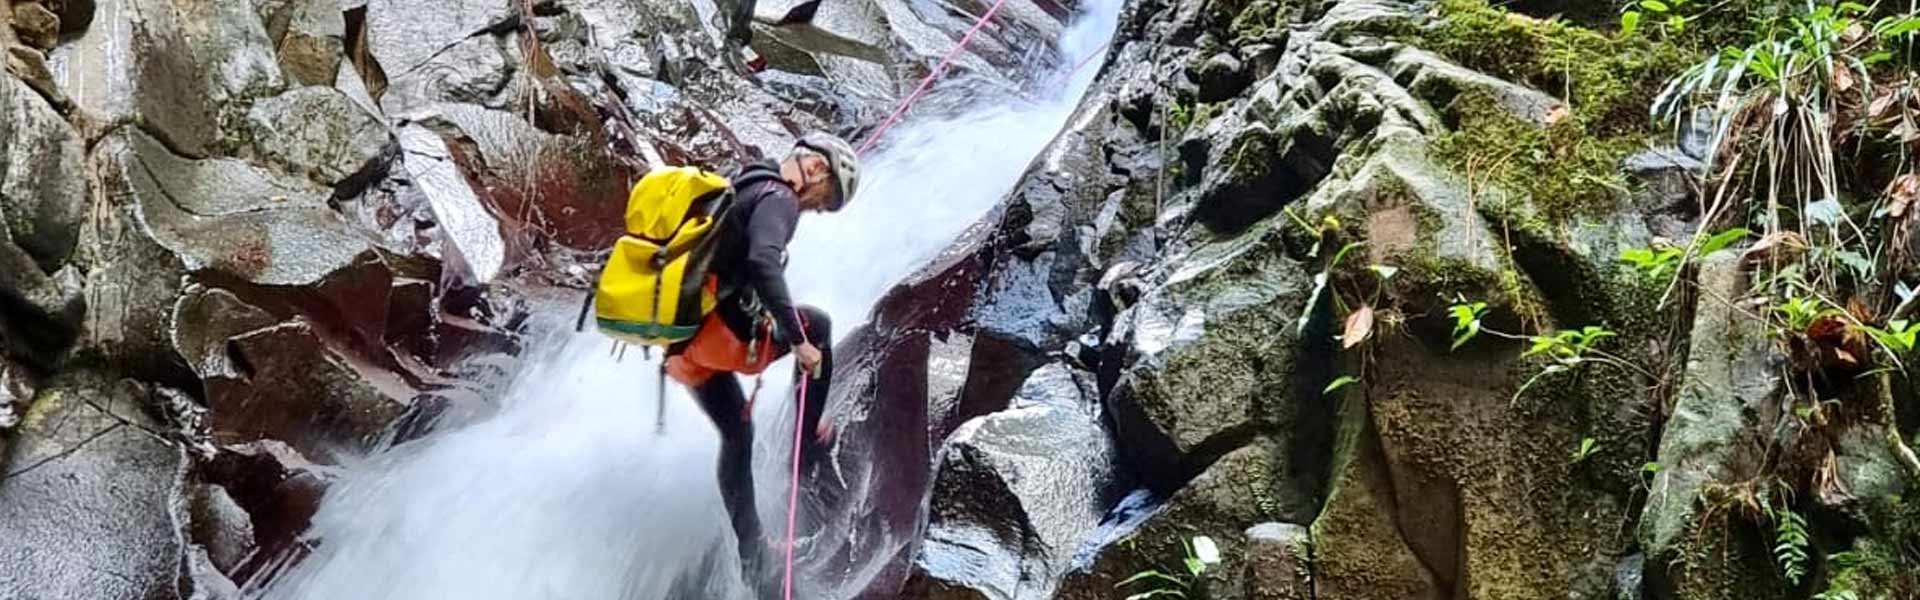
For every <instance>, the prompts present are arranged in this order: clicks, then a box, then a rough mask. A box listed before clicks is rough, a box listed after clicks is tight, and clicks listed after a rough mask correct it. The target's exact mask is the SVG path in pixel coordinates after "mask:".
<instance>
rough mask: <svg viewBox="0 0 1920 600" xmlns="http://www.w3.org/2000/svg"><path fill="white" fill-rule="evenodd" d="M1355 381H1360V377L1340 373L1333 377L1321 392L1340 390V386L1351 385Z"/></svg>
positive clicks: (1327, 392) (1328, 392)
mask: <svg viewBox="0 0 1920 600" xmlns="http://www.w3.org/2000/svg"><path fill="white" fill-rule="evenodd" d="M1356 383H1360V378H1358V377H1354V376H1352V375H1341V376H1340V377H1339V378H1337V379H1334V380H1333V383H1329V384H1327V389H1326V391H1323V392H1321V393H1322V394H1331V393H1334V392H1337V391H1340V388H1343V387H1347V386H1349V385H1353V384H1356Z"/></svg>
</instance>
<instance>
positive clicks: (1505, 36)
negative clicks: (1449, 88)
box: [1416, 0, 1696, 135]
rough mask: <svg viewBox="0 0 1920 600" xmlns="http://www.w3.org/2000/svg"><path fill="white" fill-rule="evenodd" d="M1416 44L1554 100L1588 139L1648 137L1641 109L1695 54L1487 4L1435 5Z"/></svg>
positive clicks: (1466, 0)
mask: <svg viewBox="0 0 1920 600" xmlns="http://www.w3.org/2000/svg"><path fill="white" fill-rule="evenodd" d="M1438 11H1439V16H1440V19H1439V20H1438V24H1437V25H1436V26H1434V27H1433V28H1430V29H1428V30H1426V31H1424V32H1422V33H1421V35H1420V39H1418V40H1416V42H1417V43H1418V44H1419V45H1420V46H1421V47H1423V48H1426V49H1428V50H1432V51H1434V52H1438V53H1440V54H1441V55H1444V56H1446V57H1448V58H1451V59H1453V60H1454V61H1455V62H1459V63H1460V64H1461V65H1464V66H1466V67H1468V68H1472V69H1474V70H1476V71H1480V72H1482V73H1487V74H1491V75H1494V76H1496V77H1500V78H1502V79H1506V80H1508V81H1513V82H1516V83H1521V84H1525V85H1528V86H1531V87H1533V88H1535V89H1539V90H1543V91H1545V92H1547V93H1549V94H1553V95H1554V96H1557V97H1560V98H1561V99H1563V100H1566V101H1567V102H1568V104H1571V105H1572V109H1573V111H1574V116H1575V118H1576V119H1577V120H1579V121H1580V122H1581V123H1582V124H1584V125H1586V126H1587V128H1588V129H1589V130H1590V131H1591V132H1592V133H1594V134H1596V135H1609V134H1618V133H1648V132H1651V131H1652V124H1651V123H1650V122H1649V119H1648V118H1647V110H1646V109H1647V102H1648V101H1649V100H1650V99H1652V98H1653V97H1654V95H1656V94H1657V93H1659V91H1660V89H1661V88H1662V87H1664V86H1665V85H1666V81H1667V79H1668V78H1670V77H1672V76H1673V75H1675V74H1677V73H1678V72H1679V71H1680V70H1681V69H1683V68H1685V67H1686V65H1689V64H1692V62H1693V59H1694V58H1695V57H1696V53H1695V52H1693V51H1691V50H1687V49H1685V48H1682V47H1681V46H1680V45H1678V44H1674V43H1671V42H1663V41H1655V40H1653V39H1652V38H1648V37H1646V36H1640V35H1619V34H1617V33H1615V34H1610V33H1605V32H1600V31H1595V30H1592V29H1588V28H1585V27H1581V26H1578V25H1573V24H1569V23H1566V22H1564V21H1560V20H1541V19H1535V18H1531V17H1527V16H1523V15H1514V14H1511V13H1509V12H1507V11H1506V10H1504V9H1500V8H1494V7H1491V6H1489V5H1488V3H1487V0H1440V2H1439V4H1438Z"/></svg>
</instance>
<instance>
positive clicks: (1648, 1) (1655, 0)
mask: <svg viewBox="0 0 1920 600" xmlns="http://www.w3.org/2000/svg"><path fill="white" fill-rule="evenodd" d="M1640 8H1644V9H1647V10H1650V11H1653V12H1657V13H1664V12H1667V11H1669V10H1672V7H1669V6H1667V3H1665V2H1661V1H1660V0H1640Z"/></svg>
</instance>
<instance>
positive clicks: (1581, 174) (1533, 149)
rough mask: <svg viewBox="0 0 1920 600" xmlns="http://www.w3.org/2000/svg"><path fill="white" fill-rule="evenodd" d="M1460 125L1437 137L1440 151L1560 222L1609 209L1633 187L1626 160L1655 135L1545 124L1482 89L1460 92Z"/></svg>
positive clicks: (1481, 182)
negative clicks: (1623, 167)
mask: <svg viewBox="0 0 1920 600" xmlns="http://www.w3.org/2000/svg"><path fill="white" fill-rule="evenodd" d="M1448 110H1449V112H1450V113H1451V115H1452V116H1453V117H1454V120H1455V129H1454V130H1453V131H1451V132H1448V133H1446V134H1444V135H1441V136H1440V137H1438V138H1436V139H1435V140H1434V146H1433V149H1434V156H1435V157H1436V158H1438V159H1439V160H1440V161H1441V162H1443V163H1446V164H1447V165H1448V166H1450V167H1452V168H1453V169H1455V170H1456V171H1458V172H1460V173H1463V174H1467V175H1469V176H1471V177H1472V181H1473V184H1474V185H1475V187H1484V186H1485V184H1487V183H1492V184H1494V185H1495V186H1497V187H1499V188H1500V189H1503V190H1508V191H1512V192H1515V193H1521V194H1525V195H1526V196H1527V197H1530V198H1532V199H1533V201H1534V203H1535V204H1536V205H1538V206H1539V208H1540V209H1541V210H1542V211H1543V216H1545V217H1547V218H1549V219H1551V220H1553V221H1564V220H1566V219H1567V218H1570V217H1573V216H1576V215H1593V214H1598V213H1603V212H1606V211H1608V210H1610V209H1612V208H1614V207H1615V206H1616V205H1617V202H1618V199H1619V198H1620V197H1621V196H1622V193H1623V192H1624V191H1625V190H1626V189H1627V184H1626V180H1625V178H1624V176H1623V175H1622V174H1621V172H1620V163H1621V161H1623V160H1625V159H1626V157H1627V156H1628V155H1631V154H1632V153H1634V152H1637V151H1639V150H1640V149H1642V148H1645V147H1646V146H1647V139H1648V136H1647V135H1643V134H1620V135H1613V136H1596V135H1593V134H1592V132H1591V130H1590V129H1589V128H1588V127H1587V126H1586V125H1585V124H1583V123H1582V122H1580V121H1578V120H1572V119H1569V120H1564V121H1561V122H1558V123H1555V124H1553V125H1551V126H1547V127H1544V128H1543V127H1540V126H1538V125H1535V124H1533V123H1529V122H1526V121H1523V120H1520V119H1519V118H1517V117H1514V116H1513V115H1511V114H1510V113H1508V112H1507V111H1506V110H1505V109H1503V108H1501V107H1500V104H1499V102H1498V101H1497V100H1495V99H1494V98H1493V96H1492V95H1491V94H1490V93H1488V92H1486V91H1482V90H1476V91H1469V92H1466V93H1464V94H1461V95H1460V96H1459V97H1458V98H1456V99H1455V100H1454V102H1453V104H1452V105H1451V106H1449V107H1448Z"/></svg>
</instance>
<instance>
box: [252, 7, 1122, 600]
mask: <svg viewBox="0 0 1920 600" xmlns="http://www.w3.org/2000/svg"><path fill="white" fill-rule="evenodd" d="M1120 4H1121V1H1120V0H1091V1H1089V2H1086V3H1085V6H1083V8H1084V9H1085V10H1083V14H1082V15H1080V17H1079V18H1078V19H1077V20H1076V21H1075V23H1074V25H1073V26H1072V27H1070V28H1069V31H1068V33H1067V35H1066V37H1065V38H1064V39H1063V40H1061V41H1060V45H1059V48H1060V51H1061V55H1062V56H1063V57H1064V60H1062V61H1061V62H1060V64H1061V65H1062V66H1060V67H1059V68H1058V69H1057V70H1056V71H1055V72H1053V73H1047V74H1039V75H1036V76H1035V77H1034V80H1035V81H1039V82H1053V83H1052V84H1051V85H1050V86H1049V85H1042V86H1041V88H1042V89H1040V90H1039V92H1038V94H1039V95H1040V96H1042V97H1040V98H976V99H975V101H973V102H971V103H970V105H971V106H972V108H970V109H968V110H967V111H966V112H965V113H964V114H959V115H949V116H941V117H933V118H923V119H918V120H912V119H910V120H909V121H907V122H906V123H904V124H902V125H901V126H899V127H896V128H894V130H893V131H892V132H890V133H889V134H888V138H889V139H887V140H886V141H885V143H884V144H882V145H881V147H880V148H879V149H878V150H877V151H876V152H875V154H874V155H872V156H870V157H869V158H868V160H867V163H866V164H867V167H866V169H865V170H864V174H865V179H864V181H863V184H862V187H861V192H860V199H859V201H858V202H855V203H853V204H852V205H851V206H849V207H848V208H847V210H845V211H844V212H842V213H839V214H836V215H828V216H821V215H810V216H808V217H805V218H803V219H802V221H801V225H800V230H799V232H798V234H797V235H796V239H795V240H794V242H793V244H792V246H791V248H792V255H793V259H792V263H791V264H790V266H789V269H788V279H789V281H790V283H791V286H792V288H793V292H794V296H795V298H796V299H798V300H799V301H801V302H805V303H808V304H814V305H817V306H820V307H822V308H825V309H827V310H828V311H829V312H830V313H831V314H832V315H833V316H834V317H835V318H836V321H837V323H836V324H837V329H838V331H836V334H842V335H843V334H844V333H845V332H846V331H848V330H849V329H850V328H851V326H853V325H855V324H856V323H857V322H858V321H860V320H861V319H864V318H865V316H866V313H867V310H868V309H869V307H870V306H871V305H872V303H873V302H874V301H875V300H876V299H877V298H878V297H879V296H880V295H881V294H882V293H884V292H885V291H886V289H887V288H888V286H890V285H891V284H892V283H893V282H895V281H897V280H899V279H900V278H901V277H903V276H905V275H906V274H908V273H909V272H910V271H911V270H912V269H913V268H914V267H915V266H917V265H919V264H922V263H923V262H925V261H926V260H928V259H929V258H931V257H932V256H934V255H935V254H937V253H938V252H939V251H940V249H941V248H944V247H945V246H947V245H948V243H949V242H950V241H951V240H953V238H954V237H955V236H957V235H958V234H959V233H960V232H961V231H962V230H963V229H965V228H966V227H967V226H968V225H970V224H972V223H973V222H974V221H976V220H977V219H978V218H979V217H980V216H981V215H982V214H984V213H986V212H987V211H988V210H989V209H990V208H991V207H992V206H993V205H994V204H995V203H996V202H998V201H999V200H1000V199H1001V198H1002V197H1003V196H1005V195H1006V193H1007V192H1008V191H1010V190H1011V189H1012V188H1013V186H1014V185H1015V183H1016V182H1017V181H1018V179H1019V177H1020V175H1021V174H1022V173H1023V172H1024V171H1025V170H1026V167H1027V166H1028V164H1029V163H1030V162H1031V161H1032V160H1033V158H1034V157H1035V156H1036V155H1037V154H1038V153H1039V152H1040V151H1041V150H1042V149H1043V148H1044V147H1045V146H1046V144H1047V143H1048V142H1049V141H1050V140H1051V139H1052V138H1053V136H1054V135H1055V134H1056V133H1057V132H1058V131H1059V130H1060V128H1061V126H1062V125H1063V124H1064V123H1065V122H1066V119H1067V118H1068V117H1069V115H1071V114H1072V112H1073V110H1074V108H1075V106H1076V104H1077V103H1078V101H1079V99H1080V97H1081V95H1082V94H1083V93H1084V92H1085V91H1086V89H1087V87H1088V86H1089V85H1090V84H1091V82H1092V80H1093V77H1094V75H1095V72H1096V71H1097V70H1098V69H1097V68H1092V67H1089V68H1085V69H1079V70H1077V71H1072V69H1073V68H1074V67H1075V66H1077V65H1080V64H1081V62H1082V60H1083V59H1087V58H1089V57H1091V56H1092V55H1093V53H1098V52H1104V51H1105V44H1106V41H1107V40H1108V39H1109V37H1110V36H1111V35H1112V33H1113V30H1114V27H1115V24H1116V20H1117V18H1118V13H1119V8H1120ZM1048 87H1051V89H1046V88H1048ZM768 150H770V151H774V152H779V151H780V149H768ZM559 312H562V311H556V312H555V314H550V315H542V316H540V317H537V319H543V320H547V321H548V322H547V323H545V324H544V325H543V324H541V323H536V324H535V327H534V329H535V330H543V331H554V332H556V333H552V334H550V337H548V338H547V339H536V340H528V344H527V348H528V349H527V351H526V355H525V356H526V366H525V367H524V368H523V369H522V370H521V372H520V373H519V374H518V375H517V376H516V378H515V380H514V382H513V383H512V384H511V386H510V388H509V389H508V391H507V393H506V394H504V397H503V400H502V402H501V405H500V406H498V407H497V409H496V410H493V411H491V412H489V413H488V414H485V415H483V416H478V417H475V418H473V419H472V420H470V421H469V422H466V423H461V424H455V425H449V426H447V427H444V428H443V429H442V430H440V431H438V432H435V433H433V434H431V435H429V436H428V437H426V438H423V439H420V440H416V441H413V442H409V443H406V444H403V445H400V446H396V447H394V448H392V449H390V450H388V451H385V452H383V453H380V454H378V455H375V456H372V457H368V458H366V459H364V460H361V461H358V462H355V463H350V464H346V465H344V466H343V469H344V471H345V472H344V474H343V476H342V478H341V479H340V481H339V482H338V483H337V484H336V485H334V486H333V487H332V489H331V490H330V491H329V493H328V495H327V497H326V499H325V502H324V504H323V505H322V506H321V508H320V511H319V513H318V514H317V515H316V516H315V517H314V520H313V524H312V528H311V529H310V531H309V533H308V538H309V539H311V540H314V541H315V542H316V546H317V547H316V548H315V549H314V551H313V552H312V554H311V555H309V556H307V557H306V558H305V559H304V560H301V561H299V562H298V563H297V564H294V565H293V566H291V567H290V568H289V569H288V570H286V571H285V572H283V573H279V574H278V575H277V576H275V577H271V578H267V580H264V581H256V582H253V583H252V584H250V585H249V586H248V588H249V589H248V590H247V595H248V597H250V598H268V599H282V598H285V599H305V598H312V599H340V598H354V599H365V600H378V599H396V600H398V599H404V600H437V599H448V600H454V599H458V600H473V599H485V598H513V599H524V598H634V599H657V598H668V597H701V598H722V597H743V596H744V593H743V592H742V591H741V590H740V587H739V583H738V580H737V577H735V576H734V575H733V574H734V573H735V572H737V571H736V568H735V567H734V566H733V565H734V559H733V558H732V556H733V555H734V553H733V550H732V548H731V545H732V544H733V541H732V540H733V537H732V535H731V532H730V530H729V529H728V524H727V519H726V514H725V510H724V509H723V508H722V505H721V502H720V497H719V491H718V489H717V487H716V484H715V482H714V461H715V457H716V454H717V452H718V446H719V444H718V438H717V436H716V435H715V434H714V430H713V427H712V425H711V424H709V423H708V422H707V420H706V417H705V416H704V415H703V414H701V412H700V410H699V408H698V407H697V406H695V405H694V404H693V403H692V401H691V400H689V399H687V398H686V397H685V393H684V392H683V391H681V390H679V389H678V388H677V387H676V386H671V385H669V386H668V388H669V392H668V396H669V397H668V399H667V402H666V407H667V408H666V413H667V414H666V416H665V422H666V428H665V432H664V433H656V432H655V430H654V422H655V417H656V415H655V414H654V410H655V408H654V407H655V406H656V402H655V398H654V397H653V395H654V393H655V392H654V390H655V386H656V382H655V377H656V373H657V367H656V366H655V364H654V363H652V362H649V361H645V360H642V359H641V358H640V357H639V353H638V352H637V351H633V350H629V351H628V352H627V353H626V356H625V357H624V358H622V357H617V356H614V355H613V354H612V353H610V352H609V349H610V347H611V344H610V342H609V341H608V340H607V339H606V338H604V337H602V336H600V335H599V334H597V333H594V332H591V331H590V332H588V333H584V334H574V333H572V328H571V319H572V316H573V315H571V314H564V315H563V314H558V313H559ZM563 319H564V320H566V321H567V322H566V323H564V324H561V323H560V321H561V320H563ZM655 360H657V358H656V359H655ZM789 368H790V367H788V366H785V365H775V366H774V367H773V368H771V369H769V370H768V373H769V374H770V376H769V377H768V378H767V383H768V386H767V389H766V390H765V391H763V392H762V395H761V400H762V401H761V402H759V403H758V404H756V406H755V414H754V422H755V424H756V432H755V433H756V438H757V440H756V444H755V446H756V448H755V463H756V474H757V477H756V482H757V483H758V486H759V493H758V496H757V497H758V500H759V502H760V509H761V515H762V519H763V521H764V522H765V523H766V526H767V534H768V535H769V536H779V535H781V534H782V533H783V530H784V524H785V522H786V518H785V510H786V498H787V490H788V485H789V477H788V474H787V468H788V462H787V461H788V458H789V456H788V452H790V448H791V443H792V439H791V436H792V432H793V421H792V419H793V409H792V402H791V401H790V400H789V398H790V397H791V395H790V394H789V393H788V392H787V386H786V385H785V384H786V381H785V376H784V375H773V374H785V373H787V372H788V369H789ZM748 385H751V384H750V383H749V384H748ZM830 533H831V532H829V534H830ZM800 576H801V577H802V578H804V577H805V576H806V574H805V573H802V574H801V575H800Z"/></svg>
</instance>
